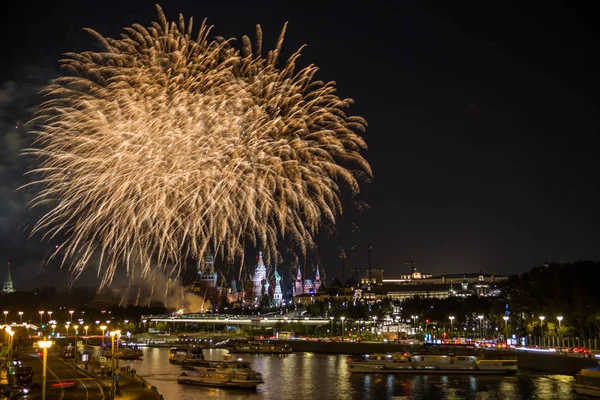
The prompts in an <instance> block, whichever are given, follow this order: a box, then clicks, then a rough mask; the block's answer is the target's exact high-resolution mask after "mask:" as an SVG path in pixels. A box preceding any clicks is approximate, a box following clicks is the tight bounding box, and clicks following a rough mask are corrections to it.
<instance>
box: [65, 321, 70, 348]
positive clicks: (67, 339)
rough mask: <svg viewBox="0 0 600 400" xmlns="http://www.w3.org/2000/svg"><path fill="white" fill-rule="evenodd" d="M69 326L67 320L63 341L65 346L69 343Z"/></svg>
mask: <svg viewBox="0 0 600 400" xmlns="http://www.w3.org/2000/svg"><path fill="white" fill-rule="evenodd" d="M69 326H71V323H70V322H67V323H66V324H65V332H66V333H65V341H66V343H65V346H68V345H69Z"/></svg>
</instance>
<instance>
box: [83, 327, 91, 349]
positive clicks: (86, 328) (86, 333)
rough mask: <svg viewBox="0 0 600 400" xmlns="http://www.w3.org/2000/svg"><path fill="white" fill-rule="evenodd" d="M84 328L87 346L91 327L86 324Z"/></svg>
mask: <svg viewBox="0 0 600 400" xmlns="http://www.w3.org/2000/svg"><path fill="white" fill-rule="evenodd" d="M83 329H85V345H86V346H87V340H88V329H90V327H89V326H87V325H86V326H84V327H83Z"/></svg>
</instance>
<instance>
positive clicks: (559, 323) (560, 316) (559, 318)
mask: <svg viewBox="0 0 600 400" xmlns="http://www.w3.org/2000/svg"><path fill="white" fill-rule="evenodd" d="M556 319H557V320H558V330H559V331H560V328H561V324H562V320H563V317H562V315H559V316H558V317H556Z"/></svg>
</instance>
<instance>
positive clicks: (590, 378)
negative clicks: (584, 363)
mask: <svg viewBox="0 0 600 400" xmlns="http://www.w3.org/2000/svg"><path fill="white" fill-rule="evenodd" d="M573 390H575V393H577V394H580V395H583V396H590V397H600V367H591V368H584V369H582V370H581V371H580V372H579V373H578V374H577V375H575V383H573Z"/></svg>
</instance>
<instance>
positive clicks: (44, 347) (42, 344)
mask: <svg viewBox="0 0 600 400" xmlns="http://www.w3.org/2000/svg"><path fill="white" fill-rule="evenodd" d="M50 346H52V342H51V341H49V340H40V341H39V342H38V347H40V348H41V349H42V351H43V352H44V353H43V359H44V360H43V362H42V400H46V365H47V364H46V363H47V359H48V349H49V348H50Z"/></svg>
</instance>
